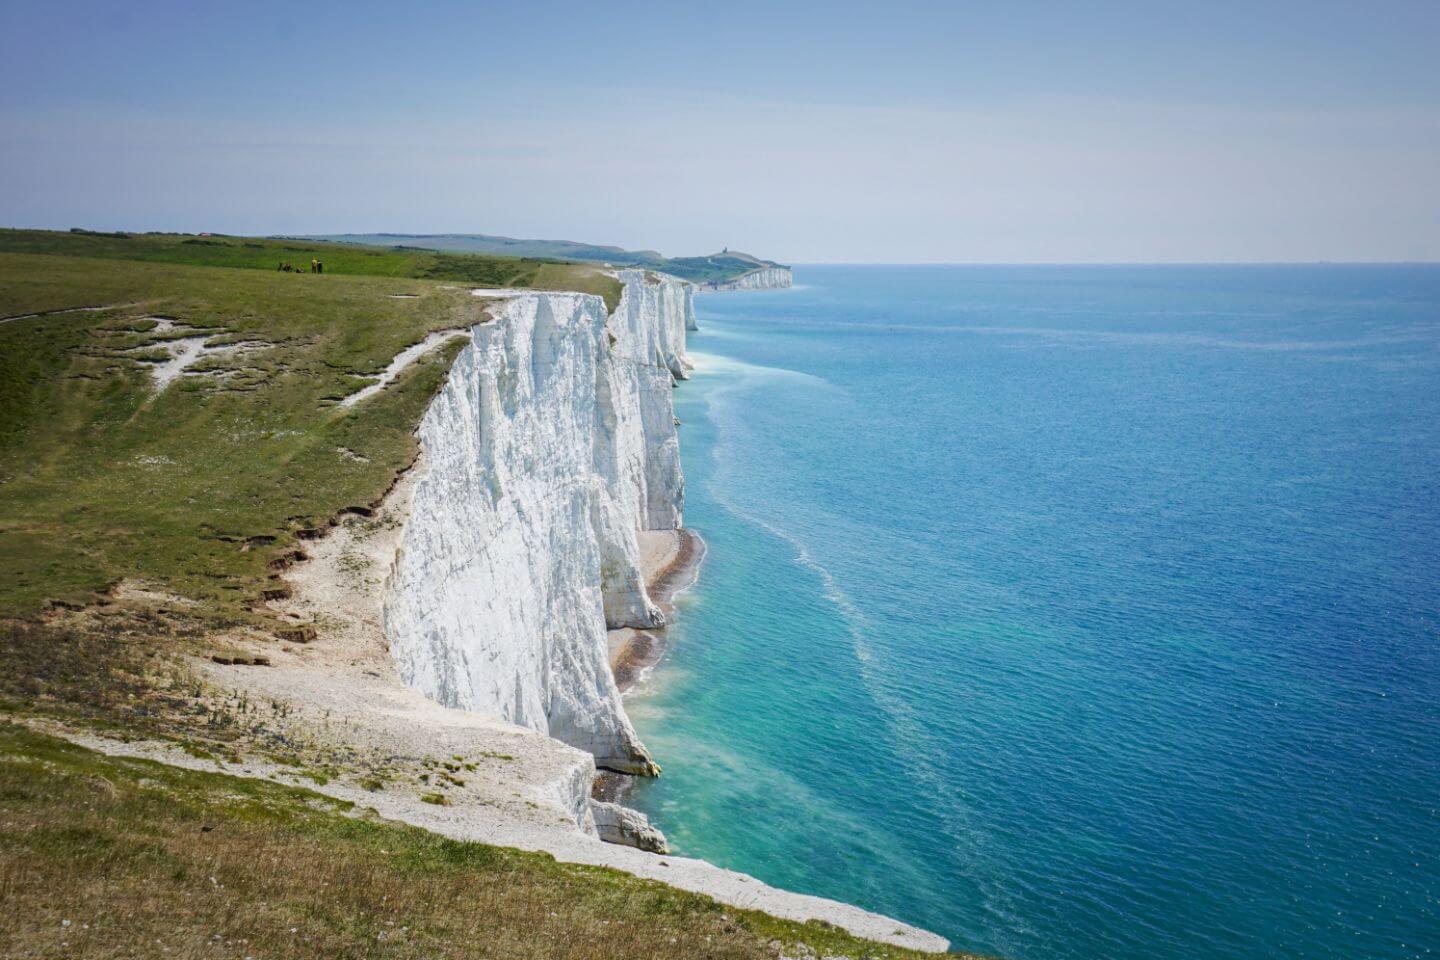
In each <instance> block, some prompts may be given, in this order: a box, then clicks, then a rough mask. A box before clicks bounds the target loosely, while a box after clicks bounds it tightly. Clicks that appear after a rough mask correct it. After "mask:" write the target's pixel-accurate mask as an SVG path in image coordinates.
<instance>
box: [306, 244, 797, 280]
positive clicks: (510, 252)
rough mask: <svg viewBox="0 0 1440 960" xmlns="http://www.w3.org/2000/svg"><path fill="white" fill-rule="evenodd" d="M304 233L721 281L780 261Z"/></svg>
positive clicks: (733, 254)
mask: <svg viewBox="0 0 1440 960" xmlns="http://www.w3.org/2000/svg"><path fill="white" fill-rule="evenodd" d="M306 239H311V240H325V241H328V242H331V243H356V244H364V245H366V246H383V247H403V248H406V249H421V250H433V251H441V252H447V253H481V254H490V255H492V256H509V257H547V258H554V259H558V260H580V261H584V262H587V263H608V264H610V265H612V266H617V267H645V268H647V269H650V270H659V271H661V272H662V273H668V274H670V275H671V276H674V277H679V278H680V279H682V280H691V281H694V282H696V283H706V282H724V281H727V280H734V279H736V278H737V277H741V276H744V275H745V274H747V273H750V272H752V271H754V270H761V269H764V268H766V267H778V266H783V264H779V263H776V262H775V261H773V260H763V259H761V258H759V257H755V256H751V255H750V254H748V253H740V252H739V251H736V250H728V249H727V250H722V251H721V252H719V253H713V254H710V255H709V256H699V257H666V256H664V255H663V254H661V253H659V252H657V251H655V250H626V249H624V248H623V247H616V246H608V245H604V244H593V243H577V242H575V241H573V240H522V239H517V238H515V237H501V236H495V235H492V234H484V233H336V234H311V235H307V236H306Z"/></svg>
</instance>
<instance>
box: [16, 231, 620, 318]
mask: <svg viewBox="0 0 1440 960" xmlns="http://www.w3.org/2000/svg"><path fill="white" fill-rule="evenodd" d="M0 253H31V254H45V255H51V256H54V255H58V256H67V257H92V258H93V257H99V258H104V259H107V260H110V259H114V260H140V261H144V262H148V263H172V264H185V265H188V266H199V267H238V268H241V269H247V270H269V271H272V272H279V271H277V270H276V268H277V267H279V266H280V265H281V264H283V263H289V264H291V265H292V266H294V267H297V268H299V269H300V270H301V271H302V275H303V276H306V277H308V276H309V272H308V271H309V270H310V261H311V260H312V259H318V260H320V261H322V262H323V263H324V265H325V275H326V276H333V275H336V274H340V275H359V276H369V277H395V278H407V279H429V280H450V281H455V282H459V283H474V284H480V285H484V286H493V287H529V288H533V289H536V290H579V291H581V292H582V293H595V294H599V295H601V296H603V297H604V298H605V300H606V303H608V304H609V306H610V309H612V310H613V309H615V305H616V303H617V302H618V301H619V297H620V285H619V284H618V283H617V282H616V281H615V280H614V279H613V278H611V277H608V276H606V275H605V274H604V273H603V272H602V271H601V270H600V269H598V268H597V267H596V266H595V265H594V264H580V263H568V262H564V261H561V260H556V259H550V258H543V257H507V256H487V255H481V254H461V255H457V254H453V253H438V252H436V251H434V250H421V249H416V248H413V247H404V246H399V245H396V246H390V247H372V246H361V245H357V244H350V243H325V242H321V241H315V240H277V239H270V238H263V237H226V236H218V235H205V236H191V235H187V234H177V233H100V232H96V231H89V230H72V231H69V232H57V231H53V230H5V229H0ZM289 276H290V279H292V280H294V279H297V278H296V275H295V274H290V275H289ZM7 279H8V277H7ZM8 285H9V284H8V282H7V283H6V284H5V286H8ZM8 306H9V305H8V304H0V317H3V316H9V315H10V314H11V313H12V312H18V311H13V310H11V309H7V307H8ZM40 309H43V308H40Z"/></svg>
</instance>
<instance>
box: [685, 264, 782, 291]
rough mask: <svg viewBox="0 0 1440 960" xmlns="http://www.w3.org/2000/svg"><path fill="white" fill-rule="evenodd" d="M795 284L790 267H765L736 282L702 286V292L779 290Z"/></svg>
mask: <svg viewBox="0 0 1440 960" xmlns="http://www.w3.org/2000/svg"><path fill="white" fill-rule="evenodd" d="M792 283H793V280H792V277H791V274H790V268H789V267H764V268H762V269H760V270H751V271H750V272H749V273H746V274H742V275H741V276H738V277H736V278H735V279H734V280H724V281H721V282H712V283H706V284H702V285H701V289H702V290H777V289H780V288H782V287H788V286H790V285H791V284H792Z"/></svg>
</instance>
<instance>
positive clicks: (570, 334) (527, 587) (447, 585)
mask: <svg viewBox="0 0 1440 960" xmlns="http://www.w3.org/2000/svg"><path fill="white" fill-rule="evenodd" d="M619 278H620V280H621V282H622V283H623V285H624V288H623V293H622V296H621V299H620V303H619V306H618V307H617V308H616V310H615V313H614V314H613V315H611V316H608V317H607V316H606V314H605V307H604V302H603V301H602V300H601V299H600V298H599V297H595V296H587V295H582V294H562V293H547V294H535V295H526V296H519V297H515V298H513V299H510V300H507V301H506V302H505V303H504V304H503V305H502V306H500V307H498V308H497V309H496V313H495V315H494V319H493V320H492V321H490V322H488V323H483V324H479V325H477V326H475V327H474V328H473V329H472V330H471V331H470V343H469V344H467V345H466V346H465V348H464V349H463V350H462V351H461V352H460V354H459V356H458V357H456V359H455V362H454V365H453V366H452V368H451V371H450V376H449V379H448V380H447V382H446V384H445V386H444V387H443V388H442V389H441V391H440V393H439V394H438V395H437V396H436V398H435V400H434V402H433V403H432V404H431V406H430V409H429V410H428V411H427V412H426V414H425V417H424V419H423V421H422V422H421V425H420V429H419V437H420V441H421V444H422V446H423V448H424V457H423V464H424V466H423V468H422V469H423V470H424V471H425V472H424V474H423V475H422V476H421V477H420V478H419V479H418V481H417V483H416V487H415V494H414V499H413V502H412V506H411V512H410V517H409V520H408V521H407V524H406V527H405V531H404V534H403V537H402V541H401V547H400V550H399V552H398V553H397V556H396V560H395V565H394V569H393V570H392V571H391V575H390V578H389V581H388V583H387V586H386V600H385V615H384V621H385V624H384V625H385V633H386V636H387V638H388V639H389V642H390V646H391V652H392V654H393V655H394V657H395V659H396V661H397V663H398V664H399V667H400V672H401V675H402V676H403V677H404V679H405V680H406V682H407V683H410V684H411V685H413V686H415V687H417V688H419V689H420V690H421V691H423V692H424V693H425V694H427V695H428V696H430V697H432V698H433V699H435V700H437V701H439V702H441V703H444V704H446V705H449V706H455V707H462V708H464V709H468V710H475V711H481V712H487V713H494V714H497V715H499V716H501V717H503V718H504V719H506V720H509V721H511V722H513V723H516V724H520V725H522V726H526V727H530V728H532V729H535V730H538V731H541V732H542V733H546V734H548V735H550V736H552V737H555V738H557V739H559V740H562V741H564V742H566V743H569V744H571V745H573V746H576V747H579V748H581V749H583V750H587V751H589V752H590V753H592V754H593V755H594V756H595V759H596V763H597V764H599V765H600V766H604V767H610V768H612V769H616V770H622V771H626V772H632V773H641V774H653V773H657V772H658V768H657V767H656V766H655V765H654V764H653V762H652V761H651V759H650V757H649V754H648V753H647V752H646V751H645V748H644V746H643V745H642V744H641V743H640V741H639V740H638V738H637V737H636V736H635V732H634V729H633V728H632V727H631V725H630V721H629V719H628V718H627V717H626V716H625V710H624V707H623V706H622V704H621V701H620V694H619V692H618V690H617V689H616V687H615V681H614V677H613V676H612V675H611V672H610V667H609V662H608V656H607V645H606V629H607V627H616V626H637V627H648V626H655V625H658V624H659V623H660V622H661V620H662V617H661V615H660V613H659V611H658V610H657V609H656V607H655V605H654V603H652V602H651V600H650V598H649V596H648V595H647V593H646V590H645V583H644V577H643V575H642V572H641V567H640V552H639V549H638V547H637V545H636V533H637V532H638V531H640V530H651V529H673V528H676V527H678V526H679V525H680V523H681V519H682V514H683V498H684V477H683V475H682V473H681V470H680V449H679V440H678V438H677V436H676V430H675V415H674V407H673V404H672V400H671V388H672V386H673V383H674V381H675V380H676V379H682V378H684V377H685V376H686V375H687V370H688V369H689V363H688V361H687V360H686V358H685V329H686V327H687V324H688V323H690V322H693V321H692V318H693V307H692V305H691V299H690V290H689V287H688V285H686V284H684V283H682V282H680V281H677V280H673V279H670V278H665V277H658V276H655V275H653V274H648V275H647V274H646V273H645V272H644V271H640V270H627V271H622V272H621V273H620V274H619Z"/></svg>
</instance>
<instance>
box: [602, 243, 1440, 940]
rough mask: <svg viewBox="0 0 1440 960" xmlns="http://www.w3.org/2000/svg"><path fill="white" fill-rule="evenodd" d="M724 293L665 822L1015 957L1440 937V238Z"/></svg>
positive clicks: (697, 475)
mask: <svg viewBox="0 0 1440 960" xmlns="http://www.w3.org/2000/svg"><path fill="white" fill-rule="evenodd" d="M795 279H796V282H797V284H799V287H798V288H797V289H794V290H789V291H774V292H765V293H736V294H724V295H709V296H703V297H701V298H700V299H699V300H698V306H699V316H700V324H701V327H702V329H701V331H700V332H699V333H697V334H693V335H692V339H691V350H692V353H693V354H694V356H695V358H696V359H697V360H698V362H699V370H698V372H697V374H696V376H695V378H694V379H693V380H692V381H690V382H688V383H685V384H683V385H682V386H681V387H680V388H679V390H678V391H677V414H678V416H679V417H680V418H681V419H682V421H683V424H684V425H683V426H682V427H681V439H682V443H683V445H684V459H685V470H686V475H687V490H686V493H687V509H686V523H687V526H691V527H693V528H695V529H696V530H698V531H699V532H700V533H701V534H702V535H703V536H704V537H705V539H706V540H707V542H708V544H709V548H710V549H709V555H708V558H707V560H706V563H705V567H704V570H703V572H702V575H701V579H700V582H699V584H698V585H697V586H696V587H695V589H694V590H693V591H692V592H690V593H689V594H687V595H686V596H685V598H684V600H683V602H682V607H681V618H682V619H681V621H680V623H679V624H678V625H677V626H676V627H675V628H674V629H673V630H672V641H673V646H672V650H671V652H670V654H669V656H668V659H667V660H666V661H665V662H664V663H662V665H661V666H660V667H658V668H657V670H656V672H655V674H654V676H653V677H652V679H651V681H650V683H649V685H648V687H647V689H645V690H643V691H640V692H639V693H638V695H636V696H634V697H632V699H631V700H630V710H631V715H632V717H633V718H634V719H635V722H636V724H637V726H638V728H639V730H640V733H641V735H642V736H643V737H644V739H645V741H646V743H647V744H648V745H649V746H650V748H651V749H652V751H653V752H654V753H655V755H656V757H657V759H658V760H660V762H661V763H662V764H664V766H665V775H664V776H663V777H662V778H661V779H660V780H659V781H657V782H654V783H652V784H645V785H643V786H642V788H641V789H640V790H639V792H638V796H637V798H636V802H637V803H638V804H639V805H640V806H641V807H643V808H644V809H645V810H646V811H647V812H649V813H650V814H651V816H652V817H653V818H654V819H655V820H656V821H658V823H659V825H660V826H661V827H662V828H663V829H664V830H665V832H666V833H667V834H668V836H669V837H670V839H671V842H672V844H673V846H674V847H675V848H676V849H677V852H680V853H684V854H689V855H694V856H700V857H704V858H706V859H709V860H712V861H714V862H716V863H720V864H724V865H726V866H730V867H734V868H737V869H740V870H744V871H747V872H749V873H752V874H754V875H756V876H758V877H760V878H762V879H764V880H766V881H768V882H770V883H773V884H776V885H779V886H783V887H788V888H793V889H797V890H803V891H808V892H812V893H816V894H820V895H823V896H827V897H834V898H837V899H841V900H846V901H851V902H854V903H858V904H861V905H863V906H865V907H868V908H871V909H874V910H878V911H882V912H885V913H889V914H892V915H894V916H896V917H900V918H902V919H904V920H907V921H911V922H913V923H916V924H920V925H923V926H926V927H928V928H930V929H933V930H936V931H938V932H940V933H942V934H945V935H946V936H948V937H950V938H952V939H953V941H954V942H955V946H956V949H967V950H974V951H979V952H984V953H989V954H995V955H999V956H1003V957H1006V958H1010V960H1052V958H1053V960H1058V958H1076V960H1079V958H1085V960H1095V958H1105V960H1127V958H1134V960H1140V958H1144V960H1163V958H1182V957H1183V958H1206V960H1216V958H1236V960H1240V958H1244V960H1254V958H1265V957H1295V958H1300V957H1304V958H1317V960H1318V958H1346V960H1354V958H1376V960H1387V958H1401V957H1423V956H1433V955H1435V954H1437V953H1440V903H1437V899H1440V267H1434V266H1366V267H1359V266H1255V267H1239V266H1237V267H1205V266H1195V267H1118V266H1117V267H1063V266H1050V267H813V268H800V269H797V270H796V272H795Z"/></svg>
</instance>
